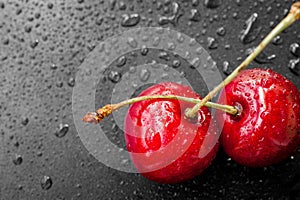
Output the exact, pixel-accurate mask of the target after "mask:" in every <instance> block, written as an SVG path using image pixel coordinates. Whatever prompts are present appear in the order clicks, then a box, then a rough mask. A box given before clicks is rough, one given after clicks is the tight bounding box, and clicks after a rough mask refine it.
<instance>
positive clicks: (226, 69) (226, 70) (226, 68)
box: [222, 61, 231, 75]
mask: <svg viewBox="0 0 300 200" xmlns="http://www.w3.org/2000/svg"><path fill="white" fill-rule="evenodd" d="M222 66H223V68H222V69H223V70H222V71H223V73H224V74H225V75H229V74H230V73H231V71H230V69H229V62H228V61H224V62H223V65H222Z"/></svg>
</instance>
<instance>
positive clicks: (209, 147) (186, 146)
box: [124, 82, 219, 183]
mask: <svg viewBox="0 0 300 200" xmlns="http://www.w3.org/2000/svg"><path fill="white" fill-rule="evenodd" d="M158 94H159V95H178V96H185V97H191V98H198V99H199V98H200V96H199V95H197V94H196V93H195V92H193V91H192V89H191V88H190V87H189V86H182V85H180V84H176V83H170V82H166V83H159V84H156V85H154V86H152V87H149V88H148V89H146V90H144V91H143V92H142V93H141V94H140V95H139V96H146V95H158ZM192 106H194V105H193V104H191V103H187V102H183V101H179V100H166V99H164V100H159V99H155V100H146V101H141V102H138V103H134V104H132V105H131V106H130V108H129V111H128V113H127V116H126V118H125V127H124V128H125V129H124V132H125V140H126V146H127V150H128V151H129V153H130V156H131V158H132V161H133V163H134V164H135V166H136V168H137V170H138V171H139V172H140V173H141V174H142V175H143V176H145V177H146V178H148V179H150V180H153V181H156V182H160V183H178V182H182V181H186V180H189V179H191V178H193V177H195V176H197V175H199V174H200V173H201V172H202V171H203V170H204V169H205V168H207V167H208V166H209V165H210V163H211V162H212V160H213V159H214V157H215V155H216V152H217V150H218V146H219V143H218V134H217V133H216V126H215V125H214V123H213V120H212V119H211V114H210V112H209V110H208V109H207V108H206V107H203V108H202V109H201V110H200V111H199V112H198V117H197V118H196V119H194V120H190V119H186V118H185V117H184V111H185V109H186V108H191V107H192Z"/></svg>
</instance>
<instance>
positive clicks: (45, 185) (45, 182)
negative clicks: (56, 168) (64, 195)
mask: <svg viewBox="0 0 300 200" xmlns="http://www.w3.org/2000/svg"><path fill="white" fill-rule="evenodd" d="M40 183H41V187H42V189H43V190H49V189H50V188H51V186H52V179H51V178H50V176H43V178H42V179H41V182H40Z"/></svg>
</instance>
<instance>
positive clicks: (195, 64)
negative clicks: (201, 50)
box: [191, 57, 201, 68]
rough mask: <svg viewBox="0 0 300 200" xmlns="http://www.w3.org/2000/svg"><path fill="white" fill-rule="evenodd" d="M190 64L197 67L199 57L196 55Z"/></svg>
mask: <svg viewBox="0 0 300 200" xmlns="http://www.w3.org/2000/svg"><path fill="white" fill-rule="evenodd" d="M191 64H192V66H193V67H194V68H197V67H199V66H200V64H201V60H200V58H198V57H196V58H194V59H193V60H192V62H191Z"/></svg>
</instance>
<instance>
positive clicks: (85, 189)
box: [0, 0, 300, 199]
mask: <svg viewBox="0 0 300 200" xmlns="http://www.w3.org/2000/svg"><path fill="white" fill-rule="evenodd" d="M216 2H219V5H218V6H217V7H216V8H213V9H212V8H207V6H205V5H204V3H203V1H200V0H199V1H198V2H197V1H183V0H182V1H177V3H178V4H179V5H180V12H182V16H181V17H179V18H178V22H177V23H176V24H172V23H167V24H165V25H160V24H159V23H158V18H159V16H160V15H164V16H170V15H172V14H171V13H172V6H173V4H172V1H168V0H164V1H159V0H152V1H146V0H144V1H143V0H124V1H114V0H109V1H104V0H99V1H98V0H77V1H71V0H65V1H63V0H53V1H40V0H23V1H17V0H11V1H4V0H2V1H0V88H1V91H0V92H1V95H0V119H1V125H0V130H1V133H0V138H1V140H0V141H1V143H0V150H1V152H0V170H1V171H0V188H1V191H0V198H1V199H300V182H299V180H300V154H299V151H298V153H297V154H296V155H294V156H293V157H292V158H291V159H288V160H286V161H285V162H283V163H280V164H278V165H275V166H271V167H267V168H260V169H251V168H246V167H243V166H240V165H237V164H236V163H234V162H233V161H231V160H229V159H228V157H227V156H226V155H225V154H224V153H223V152H222V151H220V152H219V153H218V156H217V159H216V160H215V161H214V162H213V164H212V165H211V166H210V167H209V168H208V169H207V170H206V171H205V172H204V173H203V174H202V175H200V176H199V177H196V178H195V179H193V180H191V181H188V182H185V183H181V184H176V185H161V184H157V183H153V182H150V181H148V180H146V179H144V178H143V177H142V176H140V175H139V174H127V173H123V172H120V171H117V170H114V169H111V168H108V167H106V166H105V165H103V164H101V163H100V162H98V161H97V160H96V159H95V158H93V156H92V155H90V154H89V153H88V152H87V150H86V149H85V147H84V146H83V144H82V143H81V141H80V139H79V137H78V134H77V132H76V129H75V126H74V122H73V118H72V88H73V86H74V79H75V74H76V70H77V69H78V67H79V66H80V64H81V63H82V62H83V61H84V59H85V58H86V56H87V55H88V54H89V52H91V51H92V50H93V48H94V47H95V46H96V45H97V44H98V43H99V42H100V41H103V40H105V38H107V37H110V36H113V35H115V33H116V32H121V31H125V30H126V29H129V28H131V27H124V26H122V25H121V21H122V14H125V13H128V14H132V13H138V14H140V16H141V20H140V21H139V23H138V24H137V25H135V26H134V27H143V26H163V27H170V28H172V29H175V30H177V31H179V32H182V33H185V34H187V35H189V36H190V37H194V38H196V40H197V41H198V42H200V43H201V44H202V45H203V46H204V47H205V48H206V49H207V50H208V51H209V52H210V54H211V56H212V58H213V59H214V60H215V61H216V62H217V65H218V68H219V69H220V71H221V72H222V70H223V69H222V68H223V67H222V66H223V62H224V61H228V62H229V63H230V66H229V71H230V70H232V69H233V68H234V67H235V66H237V65H238V64H239V63H240V62H241V61H242V59H244V58H245V56H246V52H245V49H247V48H250V47H254V46H255V45H257V44H258V42H259V41H260V39H261V38H262V37H264V36H265V35H266V34H267V33H268V32H269V31H270V30H271V28H272V27H273V26H274V25H275V24H276V23H278V22H279V21H280V19H282V18H283V17H284V16H285V15H286V13H287V10H288V9H289V7H290V5H291V4H292V2H293V1H291V0H285V1H282V0H277V1H276V0H269V1H266V0H258V1H242V0H241V1H239V0H235V1H233V0H230V1H225V0H223V1H221V0H220V1H216ZM191 9H197V10H198V12H199V14H200V19H199V20H196V21H192V20H191V19H190V15H191ZM253 13H257V14H258V17H257V20H256V22H255V23H254V27H253V32H252V34H254V35H255V36H256V34H255V30H257V29H259V28H261V31H260V32H259V33H258V34H257V37H256V38H254V40H253V41H251V42H249V43H247V44H244V43H242V42H241V41H240V39H239V35H240V32H241V30H243V28H244V24H245V22H246V20H247V19H248V18H249V17H250V16H251V15H252V14H253ZM299 25H300V23H299V22H296V23H295V24H293V25H292V27H290V28H288V29H287V30H286V31H284V33H282V34H281V35H280V36H281V38H280V39H279V42H277V43H276V42H275V43H273V44H270V45H269V46H268V47H267V48H266V50H265V51H264V53H265V55H264V56H265V57H262V60H263V61H264V63H261V62H260V63H258V62H253V63H252V64H251V66H252V67H267V68H271V69H273V70H274V71H277V72H279V73H281V74H282V75H284V76H285V77H287V78H288V79H289V80H291V81H292V82H293V83H294V84H295V85H296V86H297V87H298V89H299V88H300V79H299V76H297V75H296V74H294V73H292V72H291V71H290V70H289V69H288V63H289V60H291V59H295V58H296V57H295V56H294V55H292V54H291V53H290V51H289V46H290V45H291V44H292V43H295V42H298V43H299V40H300V32H299V30H300V29H299ZM220 27H224V28H225V30H226V33H225V35H224V36H220V35H219V34H218V33H217V29H218V28H220ZM208 37H213V38H215V39H216V40H217V46H215V48H213V49H211V48H209V44H208V41H207V38H208ZM273 54H274V55H276V57H275V58H273V59H266V58H267V57H268V56H271V55H273ZM148 56H150V57H152V58H151V59H154V60H157V61H158V62H165V63H167V64H169V65H171V63H172V60H173V58H172V57H171V58H170V60H165V59H163V60H162V59H161V58H159V56H157V55H156V54H155V53H151V52H149V55H148ZM131 60H133V58H131ZM126 64H127V65H131V64H132V65H133V64H137V63H135V62H134V61H132V62H128V63H126ZM189 67H190V66H188V65H187V64H186V63H184V62H182V64H181V66H180V67H179V68H180V69H182V70H185V68H186V69H187V68H189ZM298 67H299V66H298ZM223 76H224V77H225V74H223ZM191 81H193V80H191ZM75 84H76V80H75ZM102 103H104V102H102ZM61 123H62V124H68V125H69V131H68V132H67V134H66V135H65V136H64V137H61V138H59V137H56V136H55V132H56V131H57V129H58V127H59V124H61ZM116 132H118V133H119V132H120V131H119V130H116ZM108 135H109V137H110V139H111V140H112V141H113V142H115V143H118V142H119V143H121V145H122V133H121V132H120V134H116V133H115V132H114V131H111V133H108ZM16 155H20V156H21V157H22V162H21V163H20V164H19V165H18V164H16V161H15V162H14V160H15V158H16ZM44 176H49V177H50V178H51V180H52V185H51V187H50V188H49V189H43V188H42V186H41V179H43V177H44Z"/></svg>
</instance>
